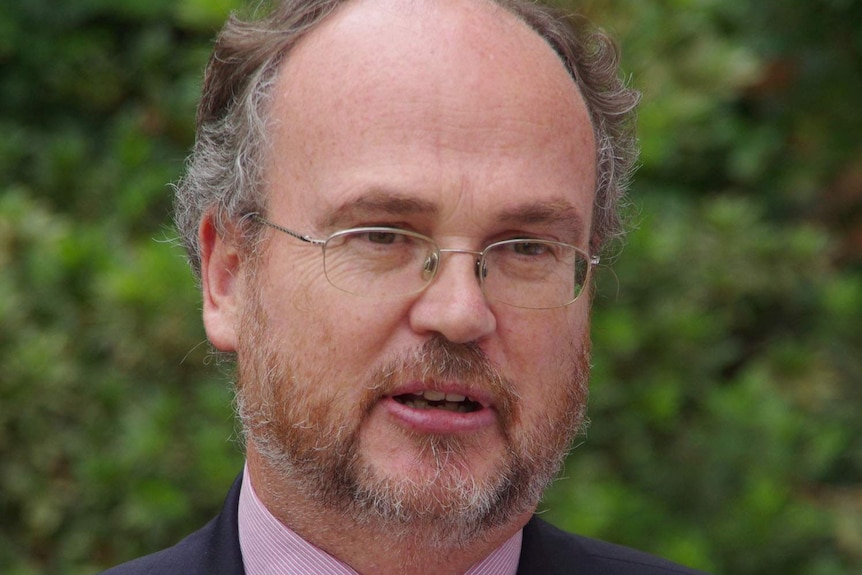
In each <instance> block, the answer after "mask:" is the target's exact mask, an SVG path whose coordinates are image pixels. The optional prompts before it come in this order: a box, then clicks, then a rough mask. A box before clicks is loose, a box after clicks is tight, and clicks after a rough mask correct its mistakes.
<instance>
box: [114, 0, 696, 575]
mask: <svg viewBox="0 0 862 575" xmlns="http://www.w3.org/2000/svg"><path fill="white" fill-rule="evenodd" d="M636 100H637V97H636V94H634V93H632V92H631V91H629V90H627V89H625V87H624V86H623V85H622V84H621V82H620V80H619V79H618V71H617V69H616V59H615V57H614V52H613V49H612V47H611V46H610V45H609V43H608V41H607V40H606V39H604V38H603V37H601V36H597V35H592V36H588V35H586V34H584V33H580V32H573V31H571V30H570V29H569V28H567V27H566V25H565V24H563V23H562V21H561V20H558V19H556V18H554V17H553V16H552V15H551V13H550V12H549V11H547V9H545V8H542V7H540V6H536V5H534V4H532V3H530V2H529V1H522V0H497V1H491V0H342V1H338V0H282V1H281V2H280V3H279V4H278V5H277V6H276V7H275V8H274V11H273V12H272V13H271V14H270V15H268V16H266V17H265V18H263V19H262V20H261V21H257V22H242V21H239V20H236V19H232V20H231V21H230V22H229V23H228V24H227V26H226V28H225V29H224V30H223V32H222V34H221V35H220V37H219V40H218V42H217V44H216V48H215V53H214V55H213V57H212V59H211V62H210V65H209V68H208V70H207V76H206V80H205V85H204V94H203V99H202V102H201V105H200V109H199V115H198V139H197V144H196V148H195V151H194V154H193V156H192V158H191V160H190V164H189V168H188V173H187V175H186V177H185V178H184V180H183V182H182V183H181V184H180V185H179V187H178V201H177V222H178V226H179V229H180V232H181V234H182V235H183V237H184V240H185V242H186V246H187V248H188V249H189V253H190V257H191V262H192V267H193V269H194V270H195V272H196V273H198V274H199V276H200V280H201V286H202V290H203V301H204V311H203V316H204V324H205V326H206V331H207V335H208V338H209V340H210V342H211V343H212V345H213V346H214V347H215V348H217V349H218V350H220V351H222V352H226V353H230V354H235V359H236V365H237V378H238V381H237V403H238V411H239V415H240V417H241V420H242V423H243V429H244V433H245V436H246V440H247V465H246V469H245V472H244V474H243V476H242V477H241V478H240V479H239V480H238V481H237V484H236V485H235V486H234V488H233V489H232V491H231V493H230V494H229V496H228V500H227V502H226V504H225V507H224V509H223V511H222V513H221V515H220V516H219V517H218V518H217V519H215V520H214V522H212V523H210V524H209V525H208V526H207V527H205V528H204V529H203V530H202V531H199V532H198V533H196V534H193V535H192V536H190V537H189V538H188V539H186V540H185V541H183V542H181V543H180V544H179V545H177V546H176V547H173V548H171V549H168V550H166V551H163V552H161V553H158V554H155V555H152V556H149V557H146V558H143V559H139V560H137V561H135V562H132V563H130V564H127V565H125V566H121V567H118V568H116V571H112V573H183V574H190V573H207V574H214V573H225V574H227V573H248V574H249V575H255V574H260V573H362V574H392V573H411V574H413V573H416V574H424V573H427V574H434V575H441V574H461V573H471V574H478V573H509V574H512V573H516V572H517V573H520V574H527V573H542V574H549V573H579V574H598V573H602V574H605V573H649V574H657V573H691V571H690V570H687V569H685V568H683V567H680V566H676V565H673V564H671V563H669V562H666V561H664V560H661V559H657V558H653V557H650V556H648V555H645V554H642V553H639V552H636V551H632V550H627V549H624V548H621V547H616V546H613V545H609V544H606V543H600V542H596V541H593V540H589V539H585V538H579V537H575V536H571V535H568V534H564V533H562V532H560V531H558V530H556V529H554V528H553V527H550V526H549V525H547V524H545V523H543V522H542V521H541V520H539V519H536V518H534V517H533V513H534V511H535V509H536V506H537V504H538V502H539V499H540V497H541V494H542V492H543V490H544V489H545V487H546V486H547V485H548V484H549V482H550V481H551V480H552V478H553V476H554V475H555V473H556V472H557V470H558V468H559V466H560V464H561V462H562V460H563V458H564V456H565V454H566V451H567V448H568V446H569V444H570V442H571V440H572V438H573V436H574V435H575V434H576V433H577V431H578V430H579V428H580V427H581V425H582V423H583V420H584V411H585V403H586V397H587V388H586V382H587V374H588V369H589V366H588V361H589V335H588V328H589V308H590V295H589V293H584V292H588V291H589V289H590V286H589V282H590V277H591V270H592V268H593V267H594V266H595V265H596V263H597V262H598V257H597V254H598V253H599V251H600V250H601V248H602V246H603V244H604V243H605V242H606V241H607V240H608V239H609V238H610V237H612V236H614V235H616V234H618V232H619V218H618V216H617V214H616V210H617V204H618V201H619V197H620V195H621V194H622V192H623V190H624V188H625V184H626V176H627V173H628V171H629V168H630V166H631V163H632V162H633V160H634V155H635V152H634V147H633V145H634V144H633V142H634V140H633V135H632V134H631V133H630V132H629V126H630V121H631V118H630V117H629V112H631V110H632V109H633V108H634V105H635V103H636Z"/></svg>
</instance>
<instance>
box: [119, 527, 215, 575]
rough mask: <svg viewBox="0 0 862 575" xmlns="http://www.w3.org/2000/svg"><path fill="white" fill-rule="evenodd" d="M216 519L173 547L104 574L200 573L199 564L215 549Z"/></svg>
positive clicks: (166, 574) (124, 564)
mask: <svg viewBox="0 0 862 575" xmlns="http://www.w3.org/2000/svg"><path fill="white" fill-rule="evenodd" d="M215 521H216V520H215V519H214V520H213V521H211V522H210V523H208V524H207V525H206V526H205V527H204V528H203V529H201V530H200V531H196V532H195V533H192V534H191V535H189V536H188V537H186V538H185V539H183V540H182V541H180V542H179V543H177V544H176V545H174V546H173V547H170V548H168V549H164V550H162V551H159V552H158V553H153V554H152V555H147V556H145V557H139V558H137V559H135V560H133V561H129V562H128V563H123V564H122V565H117V566H116V567H114V568H112V569H109V570H107V571H105V572H104V574H103V575H147V574H155V573H158V574H165V575H168V574H173V573H176V574H177V575H179V574H180V573H183V574H191V573H198V570H199V568H200V567H199V566H200V565H201V564H203V563H205V562H206V558H207V556H208V555H210V554H211V552H212V551H213V550H214V549H213V545H212V539H213V538H212V530H213V523H214V522H215Z"/></svg>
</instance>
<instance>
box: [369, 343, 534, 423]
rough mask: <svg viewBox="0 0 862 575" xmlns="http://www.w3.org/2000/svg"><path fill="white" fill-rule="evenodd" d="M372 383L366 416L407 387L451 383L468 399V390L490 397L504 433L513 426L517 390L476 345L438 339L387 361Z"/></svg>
mask: <svg viewBox="0 0 862 575" xmlns="http://www.w3.org/2000/svg"><path fill="white" fill-rule="evenodd" d="M371 381H372V382H373V384H372V386H371V387H370V388H369V389H368V394H367V395H366V397H367V402H366V404H365V405H364V406H363V407H364V408H365V412H366V413H369V412H370V411H371V409H372V408H373V407H374V404H375V403H376V402H377V401H378V400H379V399H380V398H382V397H384V396H387V395H392V394H393V393H395V391H396V390H397V389H399V388H400V387H402V386H403V385H404V384H406V383H409V382H415V381H423V382H428V383H429V384H431V383H434V382H438V383H439V382H444V381H448V382H453V381H454V382H457V383H458V384H459V385H461V386H462V387H463V388H464V390H465V391H466V392H467V395H469V392H470V391H471V390H477V391H478V390H481V391H482V392H483V394H485V395H489V396H490V397H491V398H492V401H493V404H494V409H495V410H496V411H497V412H498V416H499V417H500V421H501V424H502V425H503V429H504V430H505V429H508V427H509V426H510V425H511V423H512V422H513V419H514V417H515V413H516V409H517V404H518V399H519V397H518V394H517V392H516V391H515V390H516V389H517V386H516V385H515V384H514V382H512V381H511V380H510V379H508V378H506V377H505V376H503V375H502V374H501V373H500V371H499V370H498V369H497V368H496V367H495V366H494V364H493V363H492V362H491V360H490V359H489V358H488V356H487V354H486V353H485V352H484V351H482V349H481V348H480V347H479V345H478V344H476V343H474V342H470V343H453V342H451V341H449V340H447V339H446V338H445V337H443V336H440V335H435V336H433V337H431V338H430V339H428V340H427V341H425V342H424V343H423V344H422V345H421V346H420V347H418V348H415V349H413V350H411V351H407V352H404V353H403V354H401V355H399V356H397V357H395V358H394V359H392V360H390V361H388V362H387V363H386V364H385V365H383V366H382V367H381V368H379V369H378V370H377V372H376V373H375V375H374V376H373V377H372V380H371Z"/></svg>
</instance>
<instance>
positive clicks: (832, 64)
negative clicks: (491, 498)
mask: <svg viewBox="0 0 862 575" xmlns="http://www.w3.org/2000/svg"><path fill="white" fill-rule="evenodd" d="M558 3H559V4H561V5H563V6H565V7H567V8H571V9H577V10H578V11H581V12H584V13H586V14H587V15H588V16H590V17H592V18H593V19H594V20H595V21H597V22H600V23H602V24H603V25H604V26H605V27H606V28H607V29H608V30H609V31H611V32H612V33H614V34H615V35H617V36H619V38H620V43H621V45H622V47H623V57H624V67H625V69H626V70H627V71H628V72H630V73H631V74H632V81H633V83H634V84H635V85H636V86H637V87H639V88H640V89H642V90H643V91H644V105H643V107H642V111H641V114H640V130H641V138H642V144H643V150H644V153H643V157H642V167H641V169H640V172H639V175H638V179H637V183H636V185H635V188H634V189H633V191H632V196H633V200H634V207H633V209H632V220H633V222H634V223H635V227H634V229H633V232H632V233H631V235H630V237H629V240H628V242H627V245H626V247H625V249H623V250H621V251H619V253H618V255H617V256H616V257H611V258H606V261H608V260H610V263H608V264H607V265H606V266H605V267H603V268H602V270H601V271H600V274H599V276H600V277H599V280H598V281H599V290H598V294H597V298H596V303H595V316H594V321H593V337H594V350H595V357H594V364H595V370H594V377H593V391H592V399H591V419H592V420H593V424H592V426H591V428H590V430H589V433H588V436H587V437H586V438H584V440H583V443H582V445H580V446H579V447H578V448H577V449H576V450H575V451H574V453H573V455H572V457H571V458H570V460H569V464H568V466H567V469H566V473H565V478H564V479H562V480H560V481H559V482H558V483H557V484H556V485H555V487H554V488H553V489H552V491H551V492H550V493H549V495H548V497H547V498H546V502H545V503H544V504H543V508H544V509H547V513H546V515H547V516H548V517H549V518H551V519H552V520H553V521H555V522H556V523H558V524H560V525H562V526H564V527H566V528H569V529H572V530H576V531H578V532H581V533H584V534H588V535H595V536H598V537H602V538H606V539H609V540H612V541H616V542H620V543H624V544H629V545H633V546H635V547H639V548H642V549H645V550H648V551H652V552H655V553H659V554H663V555H667V556H669V557H672V558H674V559H676V560H679V561H682V562H685V563H688V564H691V565H694V566H698V567H701V568H704V569H708V570H711V571H713V572H715V573H716V574H728V575H731V574H732V575H748V574H751V575H754V574H772V573H774V574H782V575H795V574H798V575H838V574H846V573H853V572H862V552H860V549H862V484H860V481H862V439H860V438H862V418H860V417H859V416H858V412H859V411H860V407H862V397H860V396H862V390H860V389H862V388H860V383H862V353H860V352H862V329H860V325H862V168H860V166H862V137H860V135H859V134H860V133H862V116H860V114H859V113H858V102H859V101H860V100H862V75H860V74H859V70H860V69H862V2H859V1H855V0H817V1H813V2H811V1H802V0H795V1H793V2H786V1H785V2H777V0H764V1H762V2H759V3H750V2H744V1H742V0H728V1H724V2H719V1H717V0H672V1H668V0H583V1H582V2H578V3H575V2H568V1H564V0H560V1H559V2H558ZM235 5H236V2H235V1H233V0H222V1H220V2H212V1H210V0H207V1H202V0H171V1H167V0H126V1H124V2H121V3H116V2H109V1H107V0H86V1H84V0H77V1H75V2H72V1H71V0H63V1H53V0H52V1H49V0H16V1H15V2H4V3H2V4H0V130H2V133H3V137H2V138H0V270H2V273H0V326H2V327H0V517H2V518H3V519H2V521H0V570H2V572H3V573H9V574H20V575H24V574H33V573H64V574H66V573H69V574H76V573H82V574H83V573H92V572H94V571H96V570H97V569H99V568H101V567H105V566H108V565H111V564H114V563H117V562H119V561H122V560H125V559H128V558H130V557H133V556H136V555H140V554H143V553H146V552H149V551H152V550H155V549H158V548H161V547H164V546H166V545H168V544H170V543H172V542H174V541H176V540H178V539H179V538H181V537H182V536H183V535H184V534H185V533H187V532H189V531H191V530H193V529H195V528H197V527H198V526H200V525H202V524H203V523H204V522H205V521H206V520H207V519H208V518H209V517H210V516H211V515H212V514H213V513H215V511H216V510H217V509H218V507H219V506H220V503H221V498H222V497H223V495H224V492H225V490H226V488H227V486H228V485H229V483H230V481H231V479H232V478H233V477H234V475H235V474H236V473H237V472H238V471H239V469H240V467H241V464H242V454H241V448H240V447H239V445H238V442H237V441H236V438H235V436H236V432H235V424H234V423H233V420H232V416H231V409H230V403H231V399H232V398H231V393H230V390H229V386H228V383H227V382H228V379H229V377H226V376H225V375H224V374H223V373H221V372H220V370H219V369H218V368H217V367H215V366H213V365H209V363H210V362H209V361H208V355H207V347H206V345H205V343H204V335H203V331H202V328H201V326H200V318H199V309H200V302H199V296H198V294H197V292H196V289H195V286H194V284H193V281H192V279H191V276H190V274H189V272H188V271H187V269H186V267H185V263H184V261H183V258H182V254H181V253H180V251H179V249H178V248H176V247H175V246H173V245H171V242H170V239H171V238H172V237H173V235H174V234H173V232H172V231H171V229H170V227H169V221H170V220H169V211H170V201H171V199H170V190H169V189H168V188H167V183H168V182H170V181H173V180H176V178H177V177H178V176H179V174H180V172H181V169H182V162H183V159H184V156H185V155H186V152H187V150H188V149H189V147H190V146H191V143H192V137H193V135H192V129H193V118H194V106H195V102H196V99H197V96H198V91H199V83H200V77H201V71H202V68H203V65H204V64H205V61H206V58H207V56H208V52H209V48H210V46H211V39H212V37H213V35H214V34H215V32H216V30H217V29H218V27H219V26H220V25H221V23H222V22H223V20H224V18H225V16H226V14H227V13H228V11H229V10H230V9H231V8H232V7H233V6H235Z"/></svg>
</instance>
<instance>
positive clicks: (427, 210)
mask: <svg viewBox="0 0 862 575" xmlns="http://www.w3.org/2000/svg"><path fill="white" fill-rule="evenodd" d="M438 212H439V208H438V207H437V204H435V203H434V202H431V201H428V200H422V199H418V198H408V197H404V196H400V195H397V194H395V193H393V192H390V191H387V190H373V191H371V192H369V193H367V194H364V195H362V196H360V197H358V198H355V199H352V200H349V201H347V202H345V203H343V204H341V205H340V206H338V207H337V208H336V209H335V210H334V211H332V212H331V213H330V214H329V215H328V216H327V217H326V219H325V220H323V224H324V226H325V227H326V228H327V229H332V228H335V227H339V226H343V225H345V224H351V225H352V224H353V223H354V222H352V221H351V220H355V219H356V218H357V217H362V216H368V217H379V216H380V215H381V214H386V215H390V216H411V215H416V214H424V215H429V216H434V215H436V214H437V213H438Z"/></svg>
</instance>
